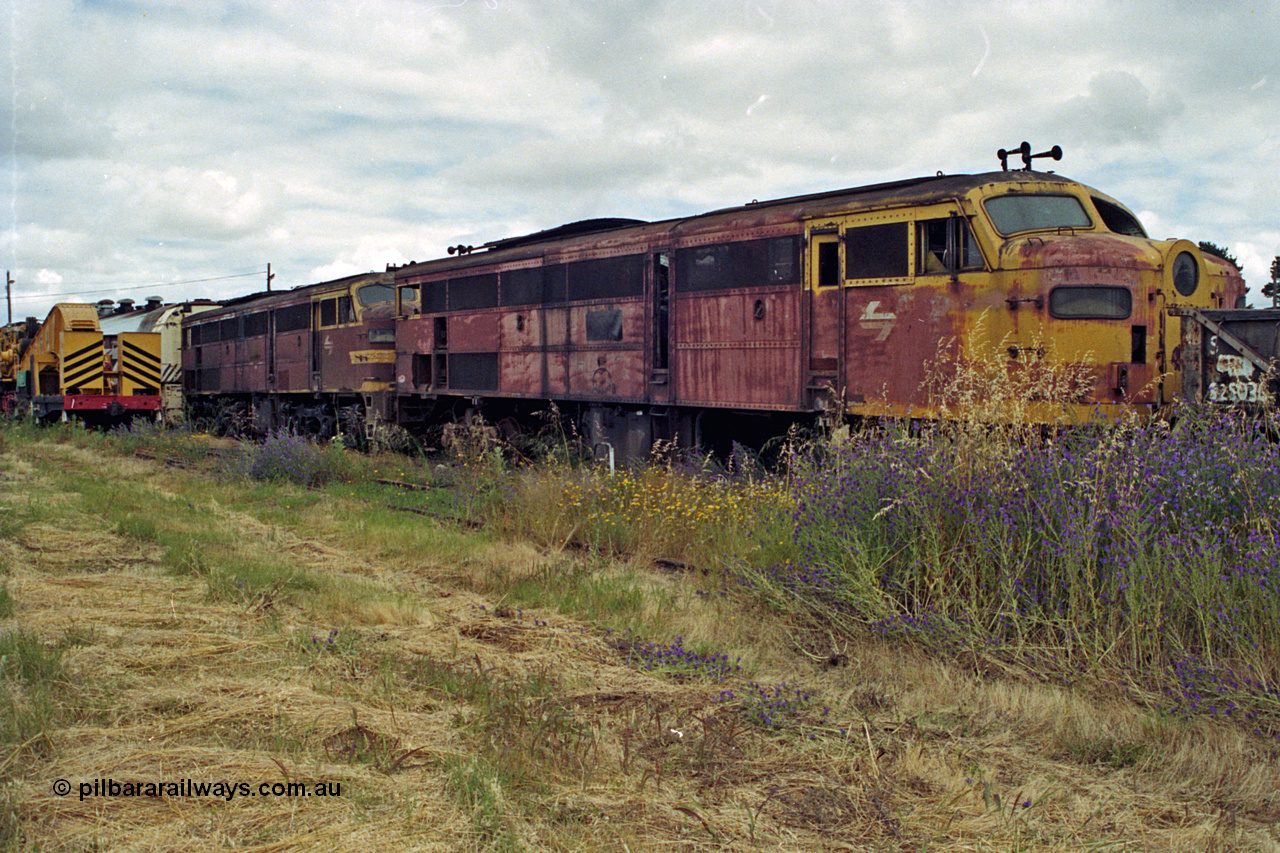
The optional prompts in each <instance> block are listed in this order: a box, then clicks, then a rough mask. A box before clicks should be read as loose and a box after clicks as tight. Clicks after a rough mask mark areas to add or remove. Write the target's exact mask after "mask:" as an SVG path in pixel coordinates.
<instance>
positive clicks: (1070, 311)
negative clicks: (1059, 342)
mask: <svg viewBox="0 0 1280 853" xmlns="http://www.w3.org/2000/svg"><path fill="white" fill-rule="evenodd" d="M1132 313H1133V294H1132V293H1131V292H1130V291H1129V289H1128V288H1124V287H1101V286H1099V287H1087V286H1086V287H1055V288H1054V289H1053V290H1051V291H1049V315H1050V316H1051V317H1056V318H1058V319H1059V320H1124V319H1127V318H1128V317H1129V315H1130V314H1132Z"/></svg>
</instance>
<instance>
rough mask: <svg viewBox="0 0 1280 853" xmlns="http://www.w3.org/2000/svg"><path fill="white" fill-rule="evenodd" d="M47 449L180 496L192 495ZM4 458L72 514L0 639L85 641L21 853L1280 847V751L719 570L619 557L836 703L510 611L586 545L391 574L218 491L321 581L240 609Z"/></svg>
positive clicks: (749, 655) (24, 770)
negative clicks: (273, 792) (305, 788)
mask: <svg viewBox="0 0 1280 853" xmlns="http://www.w3.org/2000/svg"><path fill="white" fill-rule="evenodd" d="M40 449H41V450H42V451H43V452H46V453H50V454H59V455H60V458H59V459H58V465H60V466H70V467H72V468H75V467H77V466H86V467H87V469H88V470H97V471H99V472H105V474H106V475H107V476H128V477H130V478H133V479H134V480H139V479H142V478H145V479H146V481H147V482H149V483H151V484H152V486H153V487H154V488H156V489H160V490H163V491H165V492H166V493H168V494H180V493H185V492H186V491H187V490H188V489H189V488H190V486H189V481H188V480H187V479H186V478H190V477H193V476H198V475H193V474H188V473H184V472H175V471H167V470H165V469H163V468H162V467H161V466H159V465H154V464H151V463H138V462H136V461H128V462H127V463H123V464H122V463H120V462H119V461H118V460H110V459H108V460H104V459H102V458H100V457H97V456H96V455H93V454H89V453H85V452H84V451H79V450H71V449H67V448H62V447H56V446H53V445H44V444H42V445H40ZM0 462H2V463H3V465H2V466H0V467H3V473H4V477H5V479H4V485H5V487H6V493H5V494H4V495H0V504H4V505H5V506H4V507H3V509H4V510H6V511H7V510H8V509H10V508H12V507H13V506H14V502H15V501H20V500H22V498H21V497H20V496H22V495H25V494H39V495H40V496H41V498H40V500H41V505H42V506H44V507H45V508H46V509H45V511H44V517H43V518H41V519H40V520H38V521H31V522H30V523H27V524H26V525H25V526H23V527H22V529H21V532H20V533H19V534H18V535H17V536H16V537H14V538H12V539H8V540H0V548H3V555H4V557H5V562H6V564H7V565H9V566H11V567H12V572H11V575H10V577H9V589H10V591H11V593H12V595H13V598H14V600H15V602H16V605H17V609H16V613H15V616H14V617H13V619H11V620H6V621H4V622H0V632H4V631H7V630H10V629H12V628H14V627H16V626H21V627H22V628H24V629H26V630H32V631H36V632H38V634H39V635H40V636H41V637H43V638H45V640H46V642H47V643H50V644H53V643H57V642H60V641H65V640H66V638H68V637H70V636H71V635H72V634H74V636H75V638H76V642H74V643H69V644H67V643H64V644H65V645H66V650H65V653H64V665H65V670H66V673H67V678H66V683H65V684H63V685H61V686H60V687H59V692H58V701H59V703H60V704H61V706H62V707H63V711H64V713H63V714H62V716H60V717H59V722H58V723H57V724H56V725H54V726H52V727H50V728H49V730H48V731H47V732H46V734H47V745H45V746H42V747H41V748H39V749H36V748H35V747H34V746H27V747H25V748H24V749H21V750H18V751H17V752H15V753H14V758H11V760H10V761H9V762H7V764H6V766H5V769H4V773H5V774H6V777H7V778H8V779H9V780H10V781H9V787H8V789H7V796H8V802H10V803H11V804H12V805H13V806H14V808H16V813H17V818H18V825H19V827H20V830H21V833H22V840H21V841H19V842H18V843H17V847H18V849H31V850H34V849H37V848H38V849H40V850H43V851H64V850H65V851H71V850H182V851H191V850H202V849H232V848H234V849H239V850H253V851H263V853H265V851H287V850H307V851H311V850H325V851H338V850H360V851H365V850H401V849H406V850H408V849H412V850H449V851H453V850H489V849H492V850H515V849H524V850H566V851H567V850H574V851H578V850H590V851H596V850H599V851H640V850H653V851H659V850H661V851H668V850H685V851H696V850H708V851H709V850H757V849H758V850H783V851H809V850H885V851H908V850H911V851H915V850H926V849H927V850H936V851H979V850H985V851H990V850H1032V849H1034V850H1047V851H1054V850H1057V851H1068V850H1070V851H1075V850H1081V849H1114V850H1120V849H1123V850H1152V851H1157V850H1158V851H1165V850H1177V851H1203V850H1220V851H1226V850H1241V851H1244V850H1278V849H1280V844H1277V838H1280V835H1278V834H1277V830H1276V827H1277V821H1280V799H1278V797H1277V791H1280V769H1278V768H1277V763H1276V758H1275V755H1274V754H1273V753H1270V752H1268V750H1267V747H1266V745H1263V744H1259V743H1258V742H1257V741H1253V740H1249V739H1247V738H1245V737H1244V736H1242V735H1240V734H1239V733H1238V732H1236V731H1234V730H1232V729H1228V728H1223V727H1215V726H1213V725H1210V724H1209V723H1200V722H1197V723H1193V724H1184V723H1181V722H1178V721H1162V720H1160V719H1159V718H1158V717H1156V716H1153V715H1152V714H1150V713H1147V712H1145V711H1144V710H1143V709H1141V708H1138V707H1135V706H1134V705H1133V704H1132V703H1130V702H1127V701H1124V700H1122V699H1120V698H1108V697H1106V696H1100V695H1097V694H1096V692H1091V691H1090V690H1087V689H1081V688H1068V687H1064V686H1056V685H1052V684H1043V683H1037V682H1035V681H1033V680H1030V679H1027V678H1025V677H1012V676H1009V677H1005V676H1000V677H996V676H993V675H991V674H989V673H980V672H975V671H974V670H972V669H971V668H965V667H962V666H957V665H953V664H950V663H944V662H941V661H938V660H936V659H931V658H929V657H926V656H924V655H923V654H921V653H919V652H917V651H914V650H912V649H909V648H903V647H898V646H894V645H890V644H886V643H884V642H880V641H875V640H872V639H864V640H850V639H848V638H844V639H841V638H836V637H833V636H831V635H826V634H822V633H820V632H818V631H815V630H813V629H811V628H809V629H798V628H796V629H788V627H787V626H785V625H782V624H780V623H779V622H778V621H777V619H776V618H774V617H772V616H771V615H769V614H767V613H761V612H757V611H754V610H752V609H751V608H749V607H747V606H746V605H745V604H744V603H743V602H742V601H739V600H735V599H733V598H731V597H730V598H727V599H720V598H717V597H714V596H698V595H695V594H694V593H695V591H697V590H699V589H702V588H703V587H704V586H705V585H706V584H707V580H706V579H705V578H702V577H701V576H698V575H696V574H695V575H676V574H671V573H663V572H657V571H652V572H648V573H647V574H646V570H644V569H643V568H642V567H640V566H638V565H631V566H627V567H618V566H601V567H599V571H604V572H609V571H617V572H622V571H626V572H629V573H632V574H638V576H639V582H640V583H641V584H642V585H646V586H647V588H648V589H649V590H650V593H649V594H650V600H651V601H652V600H662V601H664V602H666V604H665V605H664V608H663V612H662V613H660V614H659V613H656V612H652V610H651V609H650V610H649V611H646V618H653V619H660V624H661V625H662V626H663V628H664V630H667V631H670V632H672V633H683V634H684V636H685V637H686V639H687V640H688V641H689V642H694V641H705V642H708V643H715V644H716V646H717V647H719V648H721V649H724V650H725V651H728V652H729V653H730V654H731V656H736V655H738V654H742V655H743V656H744V658H745V659H746V660H748V661H749V663H750V666H751V669H752V671H751V673H750V676H749V677H750V678H753V679H755V680H756V681H759V682H761V683H769V684H779V683H781V682H784V681H785V682H787V683H788V684H789V685H793V686H796V687H803V689H805V690H808V691H809V692H811V693H812V694H813V695H814V696H815V697H818V699H817V701H816V702H815V703H813V704H811V705H810V706H809V707H808V708H807V709H806V710H805V711H803V712H802V714H801V715H800V716H799V717H798V718H797V720H796V724H795V725H794V726H791V727H788V728H785V729H783V730H780V731H773V730H769V729H764V728H762V727H760V726H757V725H755V724H753V723H752V722H750V720H749V719H748V717H747V716H746V715H744V714H743V713H741V712H740V711H739V710H738V709H737V707H736V706H735V705H734V704H733V703H722V702H718V701H717V695H718V694H719V693H720V691H721V690H725V689H733V690H735V691H739V692H741V691H742V690H743V688H744V686H745V681H746V680H747V678H748V676H745V675H744V676H741V677H734V678H732V679H730V680H729V681H726V682H723V683H705V682H700V681H697V680H696V679H686V680H679V679H673V678H670V677H664V676H663V675H661V674H649V673H644V672H640V671H637V670H635V669H633V668H630V667H628V666H626V665H624V660H623V655H622V653H621V652H620V648H619V644H618V643H617V642H616V641H615V640H614V639H613V638H612V637H611V636H610V635H608V634H607V633H606V632H604V631H603V630H601V629H600V627H599V626H598V624H595V623H592V622H590V621H577V620H576V619H574V618H571V617H570V616H566V615H562V614H559V613H554V612H550V611H541V610H539V611H534V610H531V609H525V610H524V611H520V610H519V609H518V608H515V607H513V606H511V605H510V604H508V603H507V602H505V601H504V596H503V584H504V583H507V582H510V581H511V580H512V579H518V578H525V577H528V576H530V575H531V574H532V573H534V572H535V571H536V569H537V567H538V565H540V564H543V563H545V562H546V561H547V560H548V559H554V560H559V561H571V560H572V558H570V557H568V556H566V555H563V554H559V555H551V557H548V555H546V554H542V553H541V552H538V551H536V550H533V549H531V548H530V546H528V545H527V544H524V543H518V542H517V543H503V542H492V541H477V542H476V543H473V544H472V545H471V546H469V547H467V546H464V545H463V544H459V543H458V542H452V541H451V542H450V544H448V546H447V547H448V548H449V549H450V550H449V551H448V553H449V554H450V556H449V558H448V559H442V558H441V557H440V555H439V554H434V553H427V552H423V551H421V550H417V551H408V552H406V553H403V554H400V555H399V556H394V555H392V556H389V555H388V549H387V548H386V546H385V543H379V542H377V541H368V540H362V539H361V538H360V537H358V536H353V535H350V533H349V532H344V531H345V530H346V528H343V526H342V519H343V518H344V517H345V516H346V515H348V514H349V512H350V510H351V508H350V507H344V506H342V505H340V504H339V503H338V502H336V501H330V502H321V503H320V504H317V505H315V506H313V507H312V508H311V509H309V510H308V511H307V512H306V513H305V515H304V524H305V525H306V526H305V527H300V528H297V529H284V528H281V527H279V526H276V525H272V524H268V523H264V522H263V521H261V520H260V519H258V518H254V517H251V516H248V515H245V514H243V513H239V512H236V511H234V510H232V509H230V508H228V507H226V506H222V505H218V504H215V503H212V502H210V503H209V504H208V507H209V512H210V513H212V515H213V516H214V517H216V521H217V524H218V525H225V529H226V531H228V535H233V536H234V539H235V541H236V543H237V547H239V548H243V549H246V550H249V551H253V552H255V553H257V554H259V555H262V554H274V555H278V556H279V558H280V559H281V560H286V561H291V564H295V563H296V564H297V565H299V566H301V567H302V568H303V569H304V570H305V571H306V572H307V573H309V574H310V575H312V576H315V577H323V578H325V579H326V580H327V585H325V586H322V587H321V588H320V589H318V590H314V591H311V592H309V593H304V594H301V595H297V596H293V597H284V596H280V597H271V596H259V597H257V598H254V599H253V600H250V601H245V602H234V603H232V602H226V601H220V600H217V599H214V598H211V597H210V596H209V595H208V592H207V586H206V583H205V581H204V580H202V579H199V578H196V577H192V576H186V575H182V576H174V575H172V574H170V573H167V572H166V569H165V568H164V567H163V566H162V565H161V560H162V557H163V554H162V549H160V548H158V547H156V546H153V545H148V544H146V543H143V544H142V545H139V543H138V542H137V541H134V540H130V539H128V538H126V537H123V536H120V535H117V534H116V533H113V532H111V530H110V529H109V525H106V524H104V523H103V522H102V521H101V520H100V519H98V518H96V517H95V514H94V513H93V512H92V511H91V510H81V509H77V506H78V504H77V501H75V500H73V499H71V498H70V497H69V496H67V495H65V494H62V493H59V492H58V491H57V489H56V488H55V487H54V485H53V481H52V480H50V479H49V478H48V477H45V476H43V475H42V474H41V473H40V466H39V465H30V464H21V463H17V462H15V460H14V459H13V458H11V456H10V457H4V458H3V459H2V460H0ZM405 524H406V525H434V522H424V521H421V520H419V519H417V518H416V517H406V521H405ZM407 535H408V534H406V536H407ZM432 535H439V536H444V535H446V534H432ZM447 535H448V536H454V535H459V534H456V533H448V534H447ZM406 541H409V540H406ZM428 541H438V540H428ZM458 555H465V556H458ZM563 564H564V565H566V566H567V565H569V562H564V563H563ZM557 565H559V563H558V564H557ZM333 632H336V633H333ZM331 637H332V638H333V641H332V642H330V638H331ZM821 706H825V707H828V708H830V712H829V713H828V714H822V713H821V710H822V707H821ZM841 729H843V730H844V731H843V734H841V733H840V730H841ZM806 733H813V734H815V735H816V736H815V738H814V739H812V740H810V739H809V738H808V737H807V734H806ZM108 778H114V779H115V780H117V781H151V780H156V781H177V780H181V779H187V778H190V779H193V780H198V781H211V782H212V781H219V780H225V781H227V782H231V783H233V784H236V783H242V782H243V783H249V784H251V785H253V786H255V787H256V786H257V785H258V784H259V783H262V782H268V783H272V782H282V781H283V782H287V781H308V782H314V781H326V782H338V783H341V793H342V795H341V797H325V798H317V797H308V798H305V799H304V798H292V799H286V798H283V797H279V798H267V797H236V798H234V799H232V800H231V801H229V802H228V801H225V800H223V799H219V798H217V797H212V796H206V797H183V796H160V797H132V798H125V797H115V798H110V797H96V798H94V797H91V798H87V799H84V800H83V801H82V800H80V799H79V797H78V796H77V794H76V790H77V788H78V785H79V783H81V782H90V783H91V782H92V780H94V779H108ZM57 779H67V780H69V781H70V782H71V783H72V793H71V795H70V796H62V797H60V796H56V795H55V794H54V792H53V787H52V786H53V783H54V781H55V780H57ZM1028 803H1029V804H1030V805H1027V804H1028Z"/></svg>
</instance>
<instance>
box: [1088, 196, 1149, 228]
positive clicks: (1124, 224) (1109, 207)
mask: <svg viewBox="0 0 1280 853" xmlns="http://www.w3.org/2000/svg"><path fill="white" fill-rule="evenodd" d="M1093 206H1094V207H1095V208H1097V210H1098V215H1099V216H1101V217H1102V224H1103V225H1105V226H1107V230H1108V231H1112V232H1114V233H1116V234H1123V235H1124V236H1126V237H1144V238H1145V237H1146V236H1147V232H1146V230H1145V229H1144V228H1143V227H1142V223H1141V222H1139V221H1138V220H1137V219H1136V218H1135V217H1134V215H1133V214H1132V213H1130V212H1129V211H1127V210H1125V209H1124V208H1123V207H1121V206H1120V205H1118V204H1112V203H1111V202H1109V201H1107V200H1106V199H1104V198H1098V197H1097V196H1094V197H1093Z"/></svg>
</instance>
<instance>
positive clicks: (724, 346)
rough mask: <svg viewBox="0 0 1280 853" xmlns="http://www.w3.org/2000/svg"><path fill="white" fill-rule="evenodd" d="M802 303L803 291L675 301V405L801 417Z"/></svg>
mask: <svg viewBox="0 0 1280 853" xmlns="http://www.w3.org/2000/svg"><path fill="white" fill-rule="evenodd" d="M676 287H677V290H678V288H679V284H678V283H677V285H676ZM803 296H804V293H803V291H802V290H801V289H800V286H799V285H798V284H797V285H795V286H794V287H792V288H790V289H787V290H768V289H751V290H746V291H735V292H727V293H724V292H722V293H717V294H714V295H706V296H704V295H702V294H680V295H678V296H677V298H676V311H675V317H676V322H675V336H674V349H675V354H676V355H675V364H676V367H675V387H674V390H675V399H674V402H676V403H679V404H681V405H686V406H711V407H727V408H741V407H745V408H751V409H766V410H791V411H800V409H801V406H802V405H803V403H802V399H801V393H800V392H801V385H802V383H803V375H802V371H801V363H802V360H803V359H802V353H801V333H802V316H803V314H802V308H801V306H802V298H803Z"/></svg>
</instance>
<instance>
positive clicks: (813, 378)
mask: <svg viewBox="0 0 1280 853" xmlns="http://www.w3.org/2000/svg"><path fill="white" fill-rule="evenodd" d="M808 237H809V240H808V245H809V248H808V255H809V257H808V263H807V264H806V267H807V269H808V271H809V278H808V281H807V285H808V290H809V299H808V303H809V347H808V349H809V352H808V370H807V371H806V377H807V382H806V383H805V401H804V405H805V407H806V408H808V409H811V410H812V409H826V408H828V407H829V406H830V405H831V404H832V403H833V402H834V399H835V395H836V394H838V393H839V389H840V388H842V387H844V376H843V374H842V370H841V367H842V361H843V359H841V358H840V355H841V349H843V341H844V299H843V297H842V294H841V290H842V289H843V288H842V287H841V283H842V281H843V277H842V276H841V274H840V270H841V269H842V264H843V258H842V256H843V249H842V243H841V240H840V230H839V227H838V226H834V225H823V226H811V227H810V229H809V233H808Z"/></svg>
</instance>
